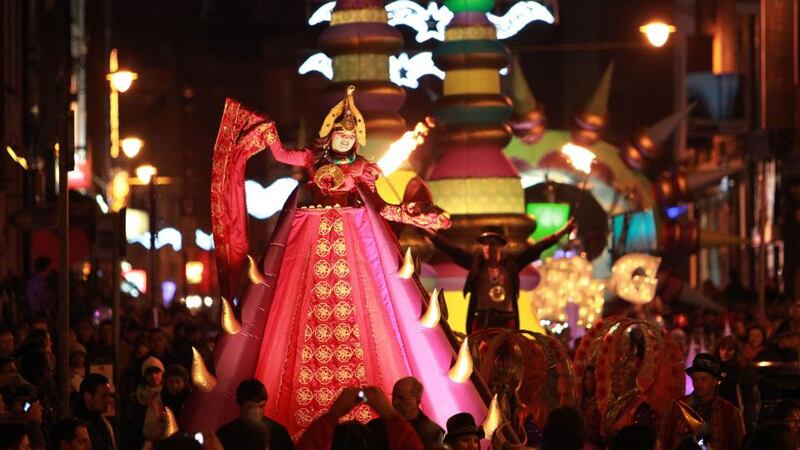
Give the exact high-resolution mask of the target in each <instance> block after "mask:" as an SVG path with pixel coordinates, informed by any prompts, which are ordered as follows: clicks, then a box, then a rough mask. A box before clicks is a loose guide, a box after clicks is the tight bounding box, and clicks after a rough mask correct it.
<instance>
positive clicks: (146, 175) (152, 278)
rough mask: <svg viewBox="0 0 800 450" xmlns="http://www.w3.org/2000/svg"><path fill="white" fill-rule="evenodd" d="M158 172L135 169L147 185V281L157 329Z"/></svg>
mask: <svg viewBox="0 0 800 450" xmlns="http://www.w3.org/2000/svg"><path fill="white" fill-rule="evenodd" d="M157 173H158V171H157V170H156V168H155V167H153V166H150V165H144V166H139V167H137V168H136V177H137V178H139V180H140V181H141V182H142V184H146V185H148V188H149V194H150V202H149V205H148V215H149V219H150V273H149V276H148V278H149V280H148V281H147V284H148V286H147V287H148V289H150V305H151V307H152V308H153V326H155V327H158V294H157V293H156V292H157V291H156V290H157V287H158V253H157V249H156V236H157V234H158V226H157V223H156V217H157V216H156V175H157Z"/></svg>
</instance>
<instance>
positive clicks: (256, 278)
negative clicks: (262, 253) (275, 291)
mask: <svg viewBox="0 0 800 450" xmlns="http://www.w3.org/2000/svg"><path fill="white" fill-rule="evenodd" d="M247 278H249V279H250V282H251V283H253V284H267V282H266V280H265V279H264V275H262V274H261V270H259V268H258V264H256V261H255V260H254V259H253V257H252V256H250V255H247Z"/></svg>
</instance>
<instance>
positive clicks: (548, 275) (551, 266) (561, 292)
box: [533, 255, 605, 328]
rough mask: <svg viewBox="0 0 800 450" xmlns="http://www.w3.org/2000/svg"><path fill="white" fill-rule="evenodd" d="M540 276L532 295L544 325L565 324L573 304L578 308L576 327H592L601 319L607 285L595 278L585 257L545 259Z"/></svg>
mask: <svg viewBox="0 0 800 450" xmlns="http://www.w3.org/2000/svg"><path fill="white" fill-rule="evenodd" d="M539 272H540V273H541V275H542V281H541V282H540V283H539V286H538V287H537V288H536V289H535V290H534V291H533V299H534V301H533V305H534V308H535V311H534V312H535V313H536V315H537V317H538V318H539V319H540V320H541V321H542V322H543V323H545V324H547V325H548V326H551V325H552V326H555V325H560V324H562V323H564V322H566V321H567V306H568V305H569V304H570V303H571V304H574V305H575V306H576V307H577V312H578V316H577V320H576V325H577V326H579V327H590V326H591V324H592V323H594V321H595V320H597V319H598V318H600V313H601V312H602V309H603V291H604V290H605V284H604V283H603V282H602V281H600V280H595V279H593V278H592V264H591V263H590V262H589V261H588V260H587V259H586V257H585V256H582V255H579V256H572V257H566V258H546V259H545V260H544V262H543V263H542V266H541V267H540V268H539ZM551 328H552V327H551Z"/></svg>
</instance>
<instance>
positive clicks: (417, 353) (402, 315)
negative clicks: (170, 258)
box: [255, 208, 485, 439]
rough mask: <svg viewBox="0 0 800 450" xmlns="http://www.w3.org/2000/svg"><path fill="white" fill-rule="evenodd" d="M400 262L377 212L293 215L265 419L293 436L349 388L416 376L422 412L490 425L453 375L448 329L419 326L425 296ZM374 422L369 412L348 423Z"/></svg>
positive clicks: (269, 342) (274, 311)
mask: <svg viewBox="0 0 800 450" xmlns="http://www.w3.org/2000/svg"><path fill="white" fill-rule="evenodd" d="M400 260H401V254H400V249H399V247H398V244H397V240H396V238H395V237H394V235H393V234H392V232H391V230H390V229H389V227H388V226H387V224H386V223H385V221H384V220H383V219H382V218H381V217H380V216H379V215H378V214H376V213H375V212H374V211H371V210H369V209H367V208H328V209H302V208H299V209H296V210H295V213H294V217H293V218H292V220H291V230H290V232H289V236H288V239H287V241H286V248H285V253H284V257H283V261H282V264H281V267H280V275H279V277H278V281H277V285H276V286H275V295H274V298H273V301H272V305H271V308H270V310H269V318H268V319H267V323H266V327H265V329H264V334H263V339H262V341H261V349H260V353H259V357H258V363H257V365H256V370H255V377H256V378H258V379H260V380H261V381H262V382H264V384H265V385H266V387H267V392H268V394H269V399H268V402H267V409H266V415H267V416H269V417H271V418H273V419H275V420H277V421H278V422H280V423H282V424H284V425H285V426H286V428H287V429H288V430H289V433H290V434H291V435H292V437H293V438H294V439H297V438H298V437H299V435H300V434H302V432H303V431H304V430H305V429H306V428H307V427H308V425H309V424H310V423H311V422H312V421H313V420H314V419H315V418H317V417H319V416H320V415H322V414H324V413H325V412H326V411H328V409H329V408H330V406H331V404H332V402H333V401H334V400H335V399H336V397H337V396H338V395H339V392H340V391H341V390H342V389H343V388H344V387H347V386H361V385H374V386H379V387H382V388H383V389H384V390H385V391H386V393H387V395H389V394H390V393H391V389H392V386H393V384H394V382H395V381H397V380H398V379H399V378H402V377H405V376H408V375H414V376H415V377H417V378H418V379H419V380H420V381H421V382H422V384H423V386H424V387H425V393H424V395H423V402H422V409H423V410H424V411H425V412H426V414H428V415H429V416H430V417H431V418H432V419H433V420H434V421H436V422H438V423H439V424H441V425H443V424H444V423H445V422H446V420H447V418H448V417H449V416H451V415H453V414H455V413H458V412H464V411H466V412H470V413H472V414H473V415H474V416H475V418H476V419H477V420H482V419H483V417H484V415H485V406H484V405H483V402H482V400H481V399H480V397H479V396H478V394H477V392H476V391H475V389H474V387H473V386H472V385H471V384H470V383H469V382H467V383H464V384H458V383H455V382H453V381H451V380H450V379H449V378H448V371H449V368H450V365H451V363H452V362H453V359H454V357H455V354H454V352H453V349H452V348H451V347H450V344H449V342H448V341H447V338H446V336H445V335H444V332H443V331H442V330H441V329H439V328H435V329H428V328H425V327H423V326H422V325H421V324H420V323H419V317H420V316H421V314H422V305H423V303H422V301H421V300H422V298H421V297H422V295H423V293H422V292H421V291H420V289H419V288H418V287H417V284H416V283H415V281H414V280H413V279H412V280H404V279H402V278H400V277H399V276H398V275H397V271H398V268H399V264H400ZM373 417H374V412H373V411H372V410H371V409H370V408H369V407H367V406H366V405H363V406H360V407H357V408H356V409H354V410H353V411H352V412H351V413H350V415H349V416H348V417H347V419H356V420H359V421H361V422H366V421H368V420H370V419H371V418H373Z"/></svg>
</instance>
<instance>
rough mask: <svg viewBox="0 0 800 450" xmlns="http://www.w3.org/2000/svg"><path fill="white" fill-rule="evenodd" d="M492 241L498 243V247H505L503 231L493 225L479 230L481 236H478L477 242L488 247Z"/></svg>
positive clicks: (505, 240)
mask: <svg viewBox="0 0 800 450" xmlns="http://www.w3.org/2000/svg"><path fill="white" fill-rule="evenodd" d="M492 241H495V242H499V243H500V245H506V244H507V243H508V239H506V236H505V234H504V233H503V229H502V228H500V227H498V226H495V225H487V226H485V227H483V228H482V229H481V235H480V236H478V242H480V243H481V244H485V245H488V244H489V243H491V242H492Z"/></svg>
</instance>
